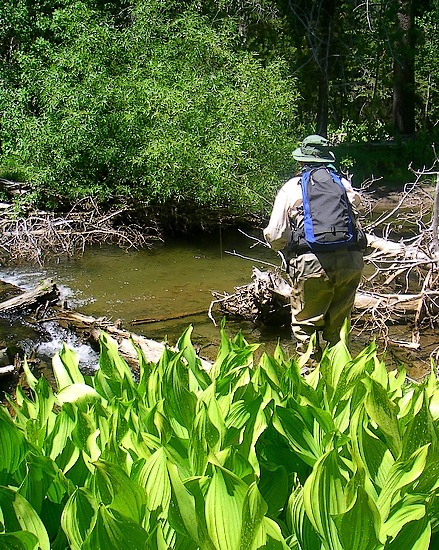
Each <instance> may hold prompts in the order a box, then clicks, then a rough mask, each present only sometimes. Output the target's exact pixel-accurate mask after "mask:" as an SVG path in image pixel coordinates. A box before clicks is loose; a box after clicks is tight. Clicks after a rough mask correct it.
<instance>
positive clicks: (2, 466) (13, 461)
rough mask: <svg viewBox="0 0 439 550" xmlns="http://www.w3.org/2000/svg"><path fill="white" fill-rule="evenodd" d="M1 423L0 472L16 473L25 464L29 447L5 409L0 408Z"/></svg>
mask: <svg viewBox="0 0 439 550" xmlns="http://www.w3.org/2000/svg"><path fill="white" fill-rule="evenodd" d="M0 423H1V429H0V449H1V451H0V470H7V471H9V472H11V473H14V472H15V471H16V469H17V468H18V467H19V466H20V464H21V463H22V462H23V460H24V458H25V456H26V453H27V451H28V448H29V446H28V444H27V442H26V439H25V437H24V435H23V433H22V432H21V431H20V430H19V429H18V428H17V426H15V425H14V423H13V422H12V419H11V417H10V416H9V414H8V413H7V412H6V409H4V408H3V407H0Z"/></svg>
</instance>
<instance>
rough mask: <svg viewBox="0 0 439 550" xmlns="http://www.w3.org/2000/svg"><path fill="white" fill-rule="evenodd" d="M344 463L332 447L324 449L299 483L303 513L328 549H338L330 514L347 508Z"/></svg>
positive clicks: (333, 515)
mask: <svg viewBox="0 0 439 550" xmlns="http://www.w3.org/2000/svg"><path fill="white" fill-rule="evenodd" d="M343 470H344V466H343V464H342V462H341V460H340V457H339V455H338V452H337V450H336V449H334V450H331V451H328V452H327V453H326V454H324V455H323V456H322V457H321V458H320V459H319V460H318V461H317V462H316V463H315V465H314V468H313V471H312V473H311V475H310V476H309V477H308V479H307V480H306V482H305V485H304V487H303V501H304V505H305V510H306V514H307V516H308V517H309V519H310V521H311V523H312V525H313V527H314V529H315V530H316V531H317V533H319V535H320V536H321V537H322V538H323V540H325V541H326V543H327V545H328V548H330V549H331V550H342V548H343V547H342V545H341V543H340V539H339V536H338V531H337V528H336V525H335V522H334V520H333V518H334V517H335V516H338V515H340V514H344V513H345V512H346V509H347V503H346V498H345V494H344V492H345V487H346V484H347V481H346V474H345V472H344V471H343Z"/></svg>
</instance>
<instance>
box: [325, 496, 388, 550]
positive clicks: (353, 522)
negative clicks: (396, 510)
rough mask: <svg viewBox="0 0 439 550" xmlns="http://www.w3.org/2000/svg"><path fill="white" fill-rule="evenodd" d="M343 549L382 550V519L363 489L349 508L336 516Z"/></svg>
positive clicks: (335, 519)
mask: <svg viewBox="0 0 439 550" xmlns="http://www.w3.org/2000/svg"><path fill="white" fill-rule="evenodd" d="M334 521H335V524H336V525H337V529H338V535H339V537H340V542H341V544H342V548H355V550H376V549H379V548H382V544H381V542H380V540H379V539H378V535H379V532H380V527H381V518H380V514H379V511H378V509H377V507H376V504H375V502H374V501H373V500H372V499H371V498H370V496H369V495H368V494H367V493H366V491H365V490H364V489H363V488H362V487H358V488H357V493H356V495H355V499H354V500H353V502H352V503H351V505H350V506H349V508H348V509H347V510H346V511H345V512H344V513H343V514H340V515H336V516H334Z"/></svg>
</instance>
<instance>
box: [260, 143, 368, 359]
mask: <svg viewBox="0 0 439 550" xmlns="http://www.w3.org/2000/svg"><path fill="white" fill-rule="evenodd" d="M328 145H329V144H328V140H327V139H325V138H324V137H322V136H318V135H311V136H308V137H307V138H306V139H304V141H303V142H302V145H301V147H299V148H297V149H296V150H295V151H293V158H294V159H295V160H297V161H298V162H299V163H300V164H301V166H302V168H305V167H306V169H311V170H314V169H318V168H324V169H332V170H334V167H333V165H332V163H333V162H334V161H335V156H334V154H333V153H332V152H331V151H329V149H328ZM325 172H328V170H324V171H323V172H321V173H323V174H324V173H325ZM328 173H329V172H328ZM300 180H301V174H299V175H297V176H295V177H293V178H291V179H290V180H289V181H287V182H286V183H285V184H284V186H283V187H282V188H281V189H280V191H279V192H278V194H277V197H276V200H275V202H274V206H273V211H272V213H271V217H270V221H269V224H268V226H267V227H266V228H265V229H264V237H265V239H266V241H267V242H268V243H269V244H270V245H271V247H272V248H273V249H274V250H282V249H284V250H286V249H288V242H289V240H290V239H291V228H292V227H293V228H294V227H296V228H297V227H301V226H302V227H303V219H304V215H303V200H302V199H303V196H302V186H301V184H300ZM340 180H341V183H342V185H343V186H344V188H345V189H346V192H347V197H348V199H349V202H350V205H351V209H352V210H353V211H354V213H356V212H357V208H358V206H359V205H360V202H361V200H360V195H359V194H358V193H357V192H355V191H354V189H353V188H352V186H351V184H350V183H349V181H348V180H347V179H346V178H344V177H340ZM286 247H287V248H286ZM286 255H287V261H288V263H289V265H288V267H289V273H290V277H291V280H292V283H293V290H292V295H291V327H292V331H293V335H294V337H295V339H296V340H297V351H298V352H299V353H304V352H305V351H307V349H308V345H309V341H310V339H311V337H312V336H313V335H314V334H316V347H315V348H314V351H313V357H314V359H316V360H319V359H320V357H321V352H322V350H321V347H320V344H319V338H318V334H319V331H321V332H322V336H323V339H324V340H325V341H326V342H327V344H328V345H329V346H333V345H334V344H336V343H337V342H338V341H339V340H340V329H341V328H342V325H343V322H344V320H345V319H346V318H350V314H351V310H352V306H353V303H354V299H355V293H356V290H357V287H358V284H359V282H360V279H361V274H362V270H363V252H362V250H361V249H360V246H350V247H348V248H339V249H337V250H331V251H322V252H321V251H318V252H313V251H312V250H311V249H310V248H309V247H307V246H306V247H305V248H304V247H302V248H301V249H300V250H298V251H296V252H295V253H293V254H291V253H290V254H289V256H292V257H290V258H289V257H288V253H287V254H286Z"/></svg>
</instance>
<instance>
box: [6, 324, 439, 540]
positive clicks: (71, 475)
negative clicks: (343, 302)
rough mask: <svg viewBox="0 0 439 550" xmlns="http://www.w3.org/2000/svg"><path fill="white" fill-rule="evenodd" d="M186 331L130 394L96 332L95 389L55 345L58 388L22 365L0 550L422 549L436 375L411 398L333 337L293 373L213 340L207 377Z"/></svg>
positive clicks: (283, 362) (281, 363) (428, 529)
mask: <svg viewBox="0 0 439 550" xmlns="http://www.w3.org/2000/svg"><path fill="white" fill-rule="evenodd" d="M190 334H191V329H190V328H189V329H188V330H187V331H186V333H185V334H183V336H182V337H181V339H180V341H179V343H178V348H179V349H178V350H177V351H173V350H171V349H168V350H167V351H166V352H165V353H164V355H163V356H162V358H161V359H160V361H159V362H158V363H157V364H148V363H147V362H145V360H144V358H143V356H142V355H141V354H140V355H139V357H140V372H139V374H138V379H137V380H134V379H133V375H132V373H131V372H130V370H129V368H128V366H127V365H126V364H125V362H124V361H123V360H122V359H121V358H120V356H119V355H118V353H117V345H116V343H115V342H114V341H112V340H111V339H110V338H108V336H106V335H105V334H103V335H102V336H101V355H100V368H99V370H98V371H97V372H96V374H95V375H94V376H93V377H89V376H85V375H83V374H81V372H80V370H79V368H78V361H77V358H76V356H75V354H74V353H73V352H72V351H71V350H69V349H68V348H67V347H64V348H63V349H62V351H61V352H60V353H59V354H57V355H56V356H55V357H54V360H53V368H54V374H55V378H56V390H53V389H52V387H51V386H50V385H49V384H48V382H47V381H46V380H45V379H44V378H40V379H38V380H37V379H36V378H35V377H34V376H33V374H32V373H31V371H30V370H29V368H28V367H27V366H25V371H26V375H27V381H28V384H29V387H30V392H25V391H24V390H23V389H22V388H18V390H17V397H16V402H15V403H13V402H11V405H12V407H13V414H12V416H11V415H10V414H9V413H8V412H7V410H6V408H2V409H0V416H1V422H2V429H1V431H0V444H1V449H2V452H1V454H0V518H1V521H0V548H17V549H18V548H20V549H25V550H28V549H29V550H31V549H34V548H36V545H37V544H38V545H39V548H41V550H48V549H49V548H51V549H53V550H58V549H59V550H61V549H65V548H72V549H82V550H86V549H94V548H108V549H115V550H116V549H117V550H124V549H125V548H126V549H127V550H140V549H151V550H152V549H158V548H159V549H162V548H163V549H167V548H175V549H183V548H184V549H187V550H190V549H194V550H195V549H197V548H200V549H202V550H238V549H244V548H245V549H257V548H272V549H278V548H284V549H288V548H291V549H300V550H319V549H320V550H342V549H345V550H352V549H353V548H355V550H362V549H364V550H366V549H367V550H379V549H387V550H391V549H395V550H396V549H397V550H401V549H404V550H406V549H407V550H422V549H428V548H435V547H436V546H435V544H436V545H437V541H438V538H437V531H438V517H439V516H438V512H439V510H438V499H437V492H438V488H439V483H438V476H437V471H438V468H439V453H438V427H439V408H438V406H439V382H438V379H437V377H436V374H435V373H434V371H432V373H431V375H430V376H429V377H428V378H427V379H426V380H425V382H424V383H422V384H414V383H411V382H410V381H409V380H407V379H406V378H405V373H404V371H402V370H401V371H400V372H396V371H392V372H390V373H388V372H387V371H386V368H385V365H384V364H383V363H382V362H380V361H379V360H378V358H377V355H376V351H375V348H374V345H373V344H371V345H370V346H368V347H367V348H366V349H364V351H363V352H362V353H360V354H359V355H358V356H357V357H356V358H351V356H350V355H349V353H348V351H347V348H346V345H345V343H344V341H343V340H344V338H343V340H342V341H341V342H340V343H339V344H337V346H335V347H334V348H332V349H330V350H327V351H325V354H324V357H323V358H322V361H321V363H320V365H319V367H318V368H317V369H315V370H314V371H313V372H312V373H310V374H308V375H306V376H302V375H301V374H300V368H301V362H300V361H299V362H295V361H290V360H287V359H286V357H285V356H284V355H283V353H282V351H281V349H277V350H276V352H275V354H274V356H268V355H265V354H264V355H262V357H261V358H260V359H259V362H258V363H256V362H255V355H254V354H255V351H256V348H257V345H249V344H247V343H246V342H245V341H244V340H243V338H242V337H241V336H240V335H238V336H236V337H235V338H234V339H233V340H230V339H229V338H228V337H226V335H225V333H223V334H222V343H221V347H220V350H219V352H218V357H217V360H216V362H215V364H214V365H213V367H212V370H211V372H206V371H204V370H203V369H202V368H201V367H200V361H199V359H197V357H196V355H195V352H194V349H193V347H192V345H191V341H190ZM304 360H306V357H305V358H304V359H302V360H301V361H304Z"/></svg>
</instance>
